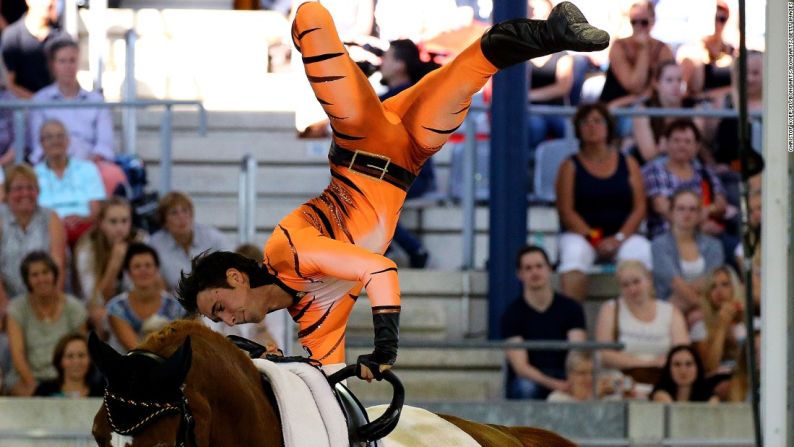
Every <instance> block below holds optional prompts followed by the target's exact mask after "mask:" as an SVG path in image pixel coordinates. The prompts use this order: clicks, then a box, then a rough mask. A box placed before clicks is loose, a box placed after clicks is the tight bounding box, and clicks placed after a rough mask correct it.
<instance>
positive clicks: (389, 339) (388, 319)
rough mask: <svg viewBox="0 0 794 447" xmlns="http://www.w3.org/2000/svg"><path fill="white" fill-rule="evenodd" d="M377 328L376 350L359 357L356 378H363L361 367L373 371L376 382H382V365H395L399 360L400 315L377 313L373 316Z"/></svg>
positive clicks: (395, 313)
mask: <svg viewBox="0 0 794 447" xmlns="http://www.w3.org/2000/svg"><path fill="white" fill-rule="evenodd" d="M372 323H373V324H374V326H375V350H374V351H372V354H364V355H360V356H359V357H358V361H357V362H356V376H358V378H360V379H363V377H361V365H364V366H366V367H367V368H369V370H370V371H372V375H373V377H375V379H376V380H382V379H383V374H381V372H380V366H381V365H394V362H395V361H396V360H397V342H398V339H399V327H400V313H399V312H391V313H377V314H373V315H372Z"/></svg>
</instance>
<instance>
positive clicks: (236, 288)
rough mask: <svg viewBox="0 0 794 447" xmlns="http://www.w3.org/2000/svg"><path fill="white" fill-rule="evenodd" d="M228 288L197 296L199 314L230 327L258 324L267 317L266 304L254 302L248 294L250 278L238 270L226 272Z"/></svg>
mask: <svg viewBox="0 0 794 447" xmlns="http://www.w3.org/2000/svg"><path fill="white" fill-rule="evenodd" d="M226 280H227V281H228V283H229V285H230V286H231V288H230V289H227V288H216V289H205V290H202V291H201V292H199V293H198V295H197V296H196V304H197V306H198V310H199V312H200V313H201V314H202V315H204V316H206V317H208V318H209V319H211V320H213V321H223V322H224V323H226V324H227V325H229V326H234V325H235V324H243V323H258V322H260V321H262V320H263V319H264V318H265V315H267V307H266V305H265V303H264V302H260V301H259V300H254V299H253V298H252V297H251V295H250V294H249V293H248V292H250V290H251V287H250V285H249V283H248V277H247V276H246V275H245V274H244V273H242V272H240V271H239V270H237V269H233V268H230V269H228V270H227V271H226Z"/></svg>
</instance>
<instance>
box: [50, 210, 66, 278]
mask: <svg viewBox="0 0 794 447" xmlns="http://www.w3.org/2000/svg"><path fill="white" fill-rule="evenodd" d="M48 231H49V233H50V255H51V256H52V259H53V260H54V261H55V264H56V265H57V266H58V268H59V269H60V271H61V272H65V271H66V230H65V229H64V227H63V222H62V221H61V218H60V217H58V214H56V213H55V211H50V224H49V228H48ZM65 280H66V275H64V274H61V275H58V290H61V291H63V290H64V284H65Z"/></svg>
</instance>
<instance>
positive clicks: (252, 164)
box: [237, 154, 257, 244]
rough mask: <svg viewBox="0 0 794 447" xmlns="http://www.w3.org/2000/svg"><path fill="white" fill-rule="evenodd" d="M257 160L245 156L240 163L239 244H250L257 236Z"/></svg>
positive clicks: (238, 200) (248, 155) (238, 197)
mask: <svg viewBox="0 0 794 447" xmlns="http://www.w3.org/2000/svg"><path fill="white" fill-rule="evenodd" d="M256 167H257V164H256V159H255V158H254V157H253V156H252V155H251V154H245V156H244V157H243V159H242V160H241V161H240V181H239V187H238V195H237V242H238V244H250V243H252V242H253V241H254V237H255V236H256Z"/></svg>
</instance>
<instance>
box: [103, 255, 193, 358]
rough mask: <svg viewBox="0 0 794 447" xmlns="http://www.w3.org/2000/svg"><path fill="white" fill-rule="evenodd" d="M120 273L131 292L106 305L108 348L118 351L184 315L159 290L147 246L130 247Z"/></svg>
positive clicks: (155, 263)
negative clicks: (125, 279)
mask: <svg viewBox="0 0 794 447" xmlns="http://www.w3.org/2000/svg"><path fill="white" fill-rule="evenodd" d="M124 271H125V272H127V274H128V275H129V276H130V279H131V280H132V290H130V291H129V292H124V293H122V294H120V295H118V296H116V297H114V298H113V299H112V300H110V302H109V303H108V305H107V310H108V319H109V322H110V329H111V344H112V345H113V346H114V347H115V348H116V349H118V350H119V351H122V352H126V351H128V350H130V349H132V348H134V347H135V346H136V345H138V343H139V342H140V341H141V340H142V339H143V337H144V336H145V335H146V334H148V333H149V332H152V331H155V330H158V329H160V328H161V327H162V326H163V325H165V324H166V323H168V322H170V321H173V320H176V319H178V318H181V317H182V316H183V315H184V313H185V311H184V310H183V309H182V306H181V305H179V302H177V300H176V299H175V298H174V297H172V296H171V295H169V294H168V293H167V292H166V291H164V290H163V288H162V280H161V279H160V259H159V258H158V257H157V252H156V251H155V250H154V249H153V248H152V247H150V246H148V245H146V244H141V243H132V244H130V245H129V247H128V248H127V254H126V256H125V257H124Z"/></svg>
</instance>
